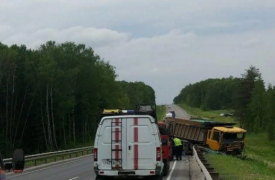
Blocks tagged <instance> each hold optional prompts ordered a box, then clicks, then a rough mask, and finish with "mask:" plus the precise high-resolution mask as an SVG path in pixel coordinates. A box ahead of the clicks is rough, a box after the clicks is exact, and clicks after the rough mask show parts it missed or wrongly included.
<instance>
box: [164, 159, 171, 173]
mask: <svg viewBox="0 0 275 180" xmlns="http://www.w3.org/2000/svg"><path fill="white" fill-rule="evenodd" d="M169 169H170V165H169V162H166V163H165V164H164V167H163V176H167V175H168V173H169Z"/></svg>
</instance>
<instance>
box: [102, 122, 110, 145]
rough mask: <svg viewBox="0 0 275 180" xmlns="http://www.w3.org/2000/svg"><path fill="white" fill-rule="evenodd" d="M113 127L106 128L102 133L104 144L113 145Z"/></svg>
mask: <svg viewBox="0 0 275 180" xmlns="http://www.w3.org/2000/svg"><path fill="white" fill-rule="evenodd" d="M111 131H112V129H111V127H110V126H105V127H104V129H103V133H102V136H103V138H102V144H111Z"/></svg>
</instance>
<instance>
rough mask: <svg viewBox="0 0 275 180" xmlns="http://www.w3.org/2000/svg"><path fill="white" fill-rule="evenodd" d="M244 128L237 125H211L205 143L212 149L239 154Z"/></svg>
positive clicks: (242, 145)
mask: <svg viewBox="0 0 275 180" xmlns="http://www.w3.org/2000/svg"><path fill="white" fill-rule="evenodd" d="M245 134H246V130H244V129H242V128H238V127H213V128H212V130H208V133H207V142H206V144H207V145H208V146H209V147H210V149H212V150H216V151H224V152H226V153H228V154H240V153H242V151H243V149H244V138H245Z"/></svg>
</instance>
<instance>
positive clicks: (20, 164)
mask: <svg viewBox="0 0 275 180" xmlns="http://www.w3.org/2000/svg"><path fill="white" fill-rule="evenodd" d="M24 166H25V156H24V151H23V150H22V149H16V150H15V151H14V153H13V158H12V169H13V172H15V173H21V172H23V170H24Z"/></svg>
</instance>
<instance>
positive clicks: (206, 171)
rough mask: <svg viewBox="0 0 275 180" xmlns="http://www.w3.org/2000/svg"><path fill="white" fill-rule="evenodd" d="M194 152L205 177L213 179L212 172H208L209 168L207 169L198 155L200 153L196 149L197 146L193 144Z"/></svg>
mask: <svg viewBox="0 0 275 180" xmlns="http://www.w3.org/2000/svg"><path fill="white" fill-rule="evenodd" d="M193 152H194V155H195V157H196V161H197V162H198V164H199V166H200V168H201V170H202V172H203V175H204V177H205V179H206V180H213V179H212V177H211V175H210V173H209V172H208V170H207V169H206V167H205V166H204V165H203V163H202V162H201V160H200V158H199V156H198V153H197V151H196V149H195V146H193Z"/></svg>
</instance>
